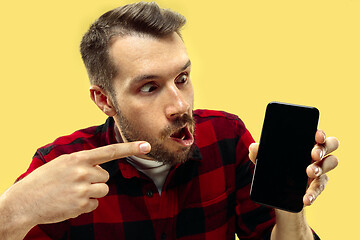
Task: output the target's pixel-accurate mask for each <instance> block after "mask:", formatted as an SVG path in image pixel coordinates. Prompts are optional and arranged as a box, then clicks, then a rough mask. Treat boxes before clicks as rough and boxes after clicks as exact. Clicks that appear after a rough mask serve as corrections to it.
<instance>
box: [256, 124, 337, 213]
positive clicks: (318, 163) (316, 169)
mask: <svg viewBox="0 0 360 240" xmlns="http://www.w3.org/2000/svg"><path fill="white" fill-rule="evenodd" d="M315 141H316V145H315V146H314V148H313V149H312V151H311V157H312V160H313V163H312V164H311V165H309V166H308V168H307V169H306V173H307V175H308V177H309V184H308V186H309V187H308V189H307V191H306V194H305V196H304V198H303V202H304V205H305V206H308V205H311V204H312V203H313V202H314V200H315V199H316V198H317V197H318V196H319V195H320V193H321V192H322V191H323V190H324V189H325V186H326V183H327V181H328V176H327V175H326V173H327V172H329V171H331V170H332V169H334V168H335V167H336V166H337V165H338V161H339V160H338V159H337V157H336V156H333V155H329V154H330V153H332V152H333V151H335V150H336V149H337V148H338V147H339V141H338V140H337V138H335V137H328V138H326V135H325V133H324V132H323V131H322V130H318V131H317V132H316V134H315ZM258 149H259V144H258V143H253V144H251V145H250V147H249V158H250V160H251V161H252V162H254V163H255V161H256V156H257V153H258Z"/></svg>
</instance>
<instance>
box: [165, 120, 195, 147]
mask: <svg viewBox="0 0 360 240" xmlns="http://www.w3.org/2000/svg"><path fill="white" fill-rule="evenodd" d="M182 128H184V130H185V138H184V139H180V138H174V137H170V138H171V140H173V141H175V142H177V143H179V144H180V145H182V146H183V147H190V146H191V145H193V143H194V136H193V134H191V133H190V131H189V127H188V126H187V125H185V126H184V127H182Z"/></svg>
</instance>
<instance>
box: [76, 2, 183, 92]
mask: <svg viewBox="0 0 360 240" xmlns="http://www.w3.org/2000/svg"><path fill="white" fill-rule="evenodd" d="M185 22H186V19H185V17H184V16H182V15H180V14H179V13H176V12H173V11H171V10H168V9H161V8H160V7H159V6H158V5H157V4H156V3H154V2H152V3H146V2H139V3H134V4H128V5H125V6H122V7H118V8H115V9H113V10H111V11H109V12H106V13H105V14H103V15H102V16H101V17H99V18H98V19H97V20H96V21H95V22H94V23H93V24H92V25H91V26H90V28H89V30H88V31H87V32H86V33H85V35H84V36H83V38H82V41H81V44H80V52H81V56H82V59H83V61H84V64H85V67H86V70H87V72H88V75H89V79H90V83H91V84H96V85H98V86H100V87H102V88H103V89H104V90H106V91H108V92H109V93H111V94H114V91H113V89H112V79H113V78H114V77H115V76H116V74H117V70H116V67H115V66H114V64H113V62H112V59H111V58H110V55H109V51H108V50H109V43H110V41H111V39H112V37H115V36H128V35H140V36H142V35H144V36H152V37H156V38H159V37H163V36H166V35H168V34H170V33H173V32H176V33H178V34H179V36H181V35H180V29H181V27H182V26H183V25H184V24H185Z"/></svg>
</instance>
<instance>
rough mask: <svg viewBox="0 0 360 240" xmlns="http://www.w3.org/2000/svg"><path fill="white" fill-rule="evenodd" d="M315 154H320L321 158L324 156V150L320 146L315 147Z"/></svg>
mask: <svg viewBox="0 0 360 240" xmlns="http://www.w3.org/2000/svg"><path fill="white" fill-rule="evenodd" d="M316 154H317V155H319V156H320V159H322V158H323V156H324V152H323V151H322V150H321V149H320V148H317V149H316Z"/></svg>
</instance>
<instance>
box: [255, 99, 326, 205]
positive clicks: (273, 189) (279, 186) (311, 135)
mask: <svg viewBox="0 0 360 240" xmlns="http://www.w3.org/2000/svg"><path fill="white" fill-rule="evenodd" d="M318 121H319V110H318V109H316V108H314V107H308V106H301V105H294V104H288V103H280V102H271V103H269V104H268V105H267V108H266V113H265V119H264V124H263V129H262V132H261V137H260V143H259V151H258V155H257V159H256V164H255V171H254V175H253V180H252V185H251V190H250V198H251V199H252V200H253V201H254V202H257V203H260V204H263V205H267V206H270V207H273V208H278V209H282V210H285V211H289V212H299V211H301V210H302V209H303V206H304V204H303V196H304V195H305V192H306V188H307V183H308V177H307V174H306V168H307V166H308V165H310V164H311V161H312V160H311V150H312V148H313V147H314V144H315V133H316V131H317V126H318Z"/></svg>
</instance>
